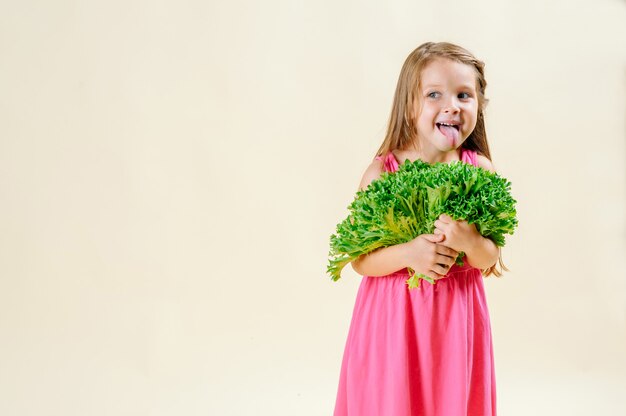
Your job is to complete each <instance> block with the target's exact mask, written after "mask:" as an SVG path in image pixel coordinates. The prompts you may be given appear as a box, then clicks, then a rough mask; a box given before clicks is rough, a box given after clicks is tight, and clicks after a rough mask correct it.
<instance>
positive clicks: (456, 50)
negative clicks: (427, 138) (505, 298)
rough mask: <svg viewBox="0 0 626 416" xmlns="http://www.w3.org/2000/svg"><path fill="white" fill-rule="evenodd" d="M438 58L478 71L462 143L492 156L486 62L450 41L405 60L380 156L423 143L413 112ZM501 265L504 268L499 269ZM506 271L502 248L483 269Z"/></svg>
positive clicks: (430, 44) (488, 272)
mask: <svg viewBox="0 0 626 416" xmlns="http://www.w3.org/2000/svg"><path fill="white" fill-rule="evenodd" d="M436 58H446V59H450V60H453V61H456V62H460V63H463V64H466V65H470V66H472V67H474V69H475V71H476V91H477V94H478V97H477V98H478V114H477V120H476V127H474V130H473V131H472V133H471V134H470V135H469V137H468V138H467V139H466V140H465V141H464V142H463V144H462V145H461V147H463V148H465V149H468V150H474V151H476V152H478V153H480V154H482V155H484V156H485V157H487V158H488V159H489V160H491V152H490V151H489V143H488V142H487V131H486V129H485V117H484V110H485V107H486V106H487V104H488V103H489V99H487V98H486V97H485V89H486V88H487V81H486V80H485V63H484V62H483V61H481V60H479V59H478V58H476V57H475V56H474V55H472V54H471V53H470V52H469V51H468V50H466V49H464V48H462V47H460V46H458V45H455V44H453V43H449V42H437V43H435V42H426V43H423V44H421V45H420V46H418V47H417V49H415V50H414V51H413V52H411V53H410V54H409V56H408V57H407V58H406V60H405V61H404V65H402V69H401V70H400V76H399V77H398V84H397V86H396V92H395V94H394V97H393V105H392V108H391V116H390V117H389V125H388V127H387V133H386V135H385V140H383V143H382V144H381V146H380V148H379V149H378V151H377V152H376V156H382V157H383V158H384V157H385V156H387V154H388V153H390V152H391V151H392V150H395V149H401V150H404V149H407V148H409V147H411V146H419V142H418V140H417V128H416V120H415V119H414V117H413V115H414V114H417V111H416V110H419V108H415V106H416V105H418V104H416V103H418V102H419V100H418V99H417V97H418V96H419V91H420V87H421V79H420V75H421V73H422V70H423V69H424V68H425V67H426V65H428V64H429V63H430V62H431V61H432V60H434V59H436ZM498 265H499V266H500V267H501V270H498V269H497V266H498ZM502 271H508V269H507V268H506V266H505V265H504V263H503V261H502V252H501V251H500V254H499V258H498V262H497V263H496V264H495V265H493V266H491V267H489V268H487V269H485V270H483V271H482V272H483V275H485V276H489V275H491V274H493V275H495V276H497V277H499V276H501V275H502Z"/></svg>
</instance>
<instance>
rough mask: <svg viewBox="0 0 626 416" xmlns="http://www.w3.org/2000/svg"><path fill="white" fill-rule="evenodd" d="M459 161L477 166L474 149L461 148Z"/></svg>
mask: <svg viewBox="0 0 626 416" xmlns="http://www.w3.org/2000/svg"><path fill="white" fill-rule="evenodd" d="M461 161H462V162H465V163H469V164H470V165H474V166H478V157H477V153H476V151H474V150H469V149H465V148H461Z"/></svg>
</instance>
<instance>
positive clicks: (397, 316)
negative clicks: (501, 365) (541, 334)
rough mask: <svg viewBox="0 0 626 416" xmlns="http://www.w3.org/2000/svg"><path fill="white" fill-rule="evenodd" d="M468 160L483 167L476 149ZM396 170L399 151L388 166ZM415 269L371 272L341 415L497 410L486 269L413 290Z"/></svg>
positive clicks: (491, 415)
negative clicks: (411, 274) (411, 277)
mask: <svg viewBox="0 0 626 416" xmlns="http://www.w3.org/2000/svg"><path fill="white" fill-rule="evenodd" d="M461 160H463V161H465V162H466V163H467V162H468V161H471V162H472V163H473V164H474V165H476V153H475V152H473V151H469V150H463V151H462V155H461ZM388 167H389V168H391V169H389V170H390V171H395V169H397V168H398V161H397V160H395V157H394V156H393V154H391V153H390V154H389V155H388V156H387V158H386V159H385V168H386V169H388ZM407 278H408V272H407V269H402V270H399V271H397V272H395V273H392V274H390V275H387V276H380V277H370V276H363V278H362V280H361V285H360V286H359V290H358V292H357V296H356V302H355V305H354V310H353V314H352V320H351V323H350V329H349V332H348V337H347V341H346V345H345V350H344V354H343V362H342V365H341V373H340V376H339V388H338V392H337V400H336V402H335V412H334V415H335V416H345V415H349V416H408V415H411V416H418V415H419V416H461V415H467V416H495V415H496V381H495V366H494V355H493V344H492V339H491V324H490V320H489V312H488V309H487V301H486V298H485V291H484V286H483V277H482V275H481V273H480V270H478V269H475V268H473V267H470V266H467V265H466V266H463V267H459V266H456V265H454V266H452V268H451V269H450V271H449V273H448V274H447V275H446V278H444V279H441V280H438V281H437V283H436V284H434V285H433V284H430V283H428V282H427V281H424V280H422V281H421V283H420V286H421V288H420V289H411V290H409V289H408V287H407V285H406V283H405V281H406V279H407Z"/></svg>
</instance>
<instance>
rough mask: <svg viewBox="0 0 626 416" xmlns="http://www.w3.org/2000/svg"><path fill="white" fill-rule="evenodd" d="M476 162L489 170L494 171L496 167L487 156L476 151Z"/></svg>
mask: <svg viewBox="0 0 626 416" xmlns="http://www.w3.org/2000/svg"><path fill="white" fill-rule="evenodd" d="M476 162H478V166H480V167H481V168H483V169H486V170H488V171H490V172H495V171H496V168H494V167H493V162H491V160H489V159H487V156H484V155H481V154H480V153H476Z"/></svg>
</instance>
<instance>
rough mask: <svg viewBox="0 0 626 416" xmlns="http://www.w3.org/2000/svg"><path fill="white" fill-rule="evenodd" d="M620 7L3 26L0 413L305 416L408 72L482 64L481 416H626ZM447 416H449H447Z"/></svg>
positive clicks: (58, 6)
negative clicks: (484, 261) (485, 226)
mask: <svg viewBox="0 0 626 416" xmlns="http://www.w3.org/2000/svg"><path fill="white" fill-rule="evenodd" d="M625 21H626V4H625V2H624V1H620V0H586V1H583V0H579V1H571V0H567V1H565V0H559V1H551V2H546V1H538V0H529V1H523V2H521V1H515V2H513V1H496V0H476V1H472V2H466V1H443V0H441V1H400V0H396V1H387V2H382V1H345V0H333V1H324V0H323V1H315V2H313V1H306V2H305V1H287V0H282V1H281V0H267V1H256V2H255V1H252V0H240V1H237V0H235V1H225V0H221V1H202V0H188V1H184V0H183V1H181V0H178V1H147V0H130V1H128V0H127V1H119V0H113V1H88V0H85V1H67V0H65V1H55V2H49V1H43V0H40V1H34V0H25V1H19V2H17V1H13V2H12V1H7V0H3V1H0V213H1V216H0V414H3V415H29V416H30V415H33V416H34V415H37V416H42V415H63V416H73V415H93V416H100V415H154V416H161V415H172V416H173V415H176V416H178V415H186V416H192V415H215V416H231V415H233V416H234V415H237V416H239V415H271V416H278V415H285V416H291V415H299V416H300V415H303V416H306V415H330V414H331V413H332V410H333V407H334V401H335V395H336V390H337V384H338V377H339V370H340V365H341V357H342V354H343V348H344V345H345V341H346V336H347V332H348V327H349V323H350V318H351V315H352V308H353V306H354V300H355V297H356V291H357V289H358V285H359V283H360V276H359V275H357V274H356V273H354V272H353V271H352V269H351V268H350V267H347V268H346V269H345V270H344V273H343V277H342V279H341V280H340V281H339V282H336V283H335V282H331V281H330V280H329V278H328V275H327V274H326V266H327V261H328V259H327V255H328V249H329V237H330V235H331V234H332V233H333V232H334V231H335V226H336V224H337V223H338V222H340V221H341V220H342V219H343V218H344V217H345V216H346V215H347V212H348V211H347V206H348V205H349V203H350V202H351V200H352V198H353V197H354V193H355V191H356V189H357V186H358V184H359V181H360V179H361V175H362V174H363V171H364V170H365V168H366V167H367V165H368V164H369V163H370V161H371V160H372V158H373V157H374V153H375V151H376V150H377V149H378V146H379V145H380V143H381V142H382V140H383V138H384V133H385V128H386V123H387V120H388V117H389V111H390V109H391V100H392V95H393V92H394V89H395V85H396V80H397V77H398V74H399V71H400V68H401V66H402V63H403V62H404V59H405V58H406V56H407V55H408V54H409V53H410V52H411V51H412V50H413V49H415V48H416V47H417V46H418V45H420V44H421V43H423V42H426V41H449V42H454V43H458V44H460V45H461V46H463V47H465V48H467V49H469V50H470V51H471V52H472V53H474V54H475V55H476V56H477V57H478V58H479V59H482V60H483V61H484V62H485V63H486V68H485V71H486V77H487V82H488V86H487V91H486V93H487V97H488V98H489V99H490V100H491V102H490V103H489V106H488V107H487V111H486V126H487V132H488V138H489V142H490V145H491V148H492V156H493V161H494V164H495V166H496V168H497V169H498V171H499V172H500V173H501V174H502V175H504V176H506V177H507V178H508V179H509V180H510V181H511V182H512V185H513V187H512V189H513V194H514V197H515V198H516V199H517V200H518V217H519V221H520V225H519V228H518V230H517V232H516V234H515V235H514V236H512V237H509V238H508V243H507V246H506V247H505V249H504V250H503V255H504V260H505V262H506V264H507V265H508V266H509V268H510V269H511V272H509V273H506V274H505V275H504V277H502V278H493V277H490V278H487V279H485V287H486V291H487V299H488V305H489V311H490V316H491V320H492V332H493V338H494V349H495V363H496V380H497V394H498V396H497V397H498V411H499V414H501V415H506V416H521V415H529V414H532V415H568V416H574V415H585V416H586V415H590V414H595V415H623V414H626V398H625V396H624V394H623V393H624V391H625V390H626V353H625V351H626V279H625V277H626V273H625V271H624V267H625V265H624V260H625V259H626V256H625V254H626V220H625V211H626V146H625V133H626V118H625V112H626V99H625V97H626V26H625V25H624V22H625ZM451 416H456V415H451Z"/></svg>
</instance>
